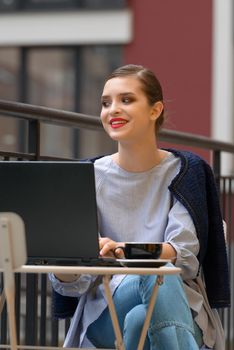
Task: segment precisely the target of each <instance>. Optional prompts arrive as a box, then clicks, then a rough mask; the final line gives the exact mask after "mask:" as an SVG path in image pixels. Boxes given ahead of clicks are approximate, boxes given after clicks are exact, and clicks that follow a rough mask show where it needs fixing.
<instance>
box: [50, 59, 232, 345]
mask: <svg viewBox="0 0 234 350" xmlns="http://www.w3.org/2000/svg"><path fill="white" fill-rule="evenodd" d="M101 120H102V124H103V127H104V129H105V131H106V132H107V134H108V135H109V136H110V137H111V138H112V139H113V140H115V141H117V142H118V152H117V153H115V154H112V155H109V156H105V157H101V158H99V159H95V163H94V165H95V177H96V191H97V204H98V218H99V231H100V236H101V238H100V255H101V256H107V255H113V252H114V253H115V255H116V256H117V257H122V254H123V251H122V249H116V248H117V247H118V246H120V245H121V244H123V243H120V242H129V241H137V242H140V241H142V242H144V241H145V242H163V244H162V253H161V256H160V258H163V259H171V260H172V261H173V263H174V264H175V265H176V266H178V267H181V269H182V279H181V278H180V277H177V276H170V277H166V278H165V281H164V284H163V286H161V287H160V288H159V293H158V297H157V301H156V305H155V309H154V312H153V316H152V320H151V323H150V327H149V331H148V335H147V339H146V342H145V346H144V349H145V350H147V349H153V350H163V349H167V350H168V349H170V350H172V349H173V350H177V349H178V350H187V349H191V350H192V349H199V348H200V347H202V346H203V345H206V346H208V347H210V348H212V347H213V348H215V346H216V349H218V350H221V349H222V347H223V343H220V337H218V336H217V334H218V333H217V332H218V330H220V329H221V327H220V324H218V325H217V323H218V319H217V317H216V316H217V315H215V314H214V313H213V311H211V309H210V305H209V303H210V304H211V306H214V307H220V306H228V304H229V286H228V275H227V260H226V251H225V242H224V238H223V227H222V218H221V215H220V209H219V204H218V197H217V193H216V189H215V184H214V180H213V176H212V173H211V170H210V168H209V166H208V165H207V164H206V163H205V162H204V161H203V160H201V159H200V158H199V157H197V156H195V155H193V154H191V153H187V152H179V151H175V150H162V149H159V148H158V147H157V132H158V130H159V128H160V126H161V125H162V124H163V120H164V104H163V94H162V89H161V86H160V83H159V81H158V80H157V78H156V77H155V75H154V74H153V72H151V71H150V70H148V69H146V68H144V67H142V66H137V65H127V66H123V67H120V68H118V69H117V70H116V71H114V72H113V73H112V75H111V76H110V77H108V79H107V80H106V83H105V85H104V89H103V94H102V110H101ZM155 131H156V132H155ZM155 134H156V136H155ZM204 196H206V197H204ZM208 202H210V203H208ZM211 204H212V205H211ZM214 221H215V222H214ZM211 224H212V225H211ZM210 226H212V227H213V230H214V233H213V237H212V243H211V239H210V236H209V235H210V231H209V230H210ZM214 227H215V229H214ZM217 249H219V254H218V262H217V254H216V253H217ZM214 256H215V257H216V260H215V259H214ZM215 264H216V266H214V265H215ZM201 265H203V270H204V273H205V278H206V277H207V278H206V283H207V285H208V287H209V293H208V297H209V301H208V300H207V298H206V293H205V291H204V288H203V284H202V282H201V280H200V279H199V280H198V279H197V276H198V274H199V271H200V267H201ZM211 268H212V269H213V268H215V269H216V270H215V271H216V276H210V275H211V274H210V271H211V270H210V269H211ZM220 276H221V277H220ZM50 278H51V281H52V284H53V287H54V289H55V290H56V291H57V292H58V293H60V294H62V295H66V296H70V297H78V299H79V303H78V306H77V309H76V312H75V314H74V317H73V321H72V324H71V327H70V330H69V332H68V335H67V337H66V341H65V346H70V347H71V346H73V347H85V346H90V347H97V348H98V347H101V348H114V340H115V337H114V332H113V329H112V326H111V321H110V315H109V311H108V308H107V305H106V301H105V299H104V296H103V286H102V284H100V283H98V282H97V281H98V280H96V281H95V278H94V277H91V276H84V275H82V276H64V275H57V276H54V275H51V276H50ZM218 278H222V283H223V284H222V288H221V289H220V287H218V289H217V279H218ZM182 280H183V282H184V283H182ZM154 281H155V277H154V276H117V275H116V276H113V278H112V280H111V283H110V286H111V289H112V292H113V300H114V303H115V306H116V310H117V314H118V317H119V322H120V327H121V329H122V332H123V338H124V342H125V346H126V349H127V350H135V349H136V348H137V343H138V339H139V337H140V332H141V328H142V325H143V322H144V318H145V310H146V307H147V305H148V302H149V296H150V292H151V289H152V286H153V284H154ZM214 286H215V289H214V288H213V287H214ZM221 330H222V329H221ZM103 334H105V337H103ZM221 341H222V340H221Z"/></svg>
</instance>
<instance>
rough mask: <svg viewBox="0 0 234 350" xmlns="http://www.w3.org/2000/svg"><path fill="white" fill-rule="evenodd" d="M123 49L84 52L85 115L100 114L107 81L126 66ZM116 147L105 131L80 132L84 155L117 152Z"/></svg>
mask: <svg viewBox="0 0 234 350" xmlns="http://www.w3.org/2000/svg"><path fill="white" fill-rule="evenodd" d="M122 56H123V55H122V49H121V46H119V45H108V46H106V45H105V46H104V45H103V46H101V45H97V46H93V45H92V46H85V47H83V48H82V52H81V67H82V70H81V71H80V81H81V82H82V86H81V88H80V93H79V95H80V106H79V110H80V112H81V113H85V114H90V115H96V116H98V115H99V114H100V109H101V102H100V101H101V94H102V89H103V83H104V79H105V78H106V77H107V76H108V75H109V74H110V73H111V72H112V71H113V70H114V69H115V68H117V67H118V66H120V65H122ZM115 149H116V145H115V144H114V143H113V141H111V140H110V138H109V137H108V136H107V135H106V134H105V133H104V132H93V131H83V130H82V132H80V156H81V157H89V156H94V155H97V154H103V153H107V152H108V151H109V152H111V151H114V150H115Z"/></svg>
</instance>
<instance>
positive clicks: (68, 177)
mask: <svg viewBox="0 0 234 350" xmlns="http://www.w3.org/2000/svg"><path fill="white" fill-rule="evenodd" d="M0 184H1V191H0V193H1V196H0V198H1V199H0V212H15V213H17V214H18V215H20V216H21V218H22V219H23V221H24V224H25V234H26V244H27V255H28V260H29V262H31V263H37V262H38V263H41V262H43V261H45V262H47V263H50V262H52V263H56V262H59V261H61V262H62V261H68V262H69V261H71V263H72V264H73V263H75V261H76V260H78V261H79V260H80V259H90V258H97V257H98V252H99V248H98V224H97V207H96V191H95V178H94V166H93V164H92V163H89V162H60V161H59V162H57V161H56V162H41V161H30V162H29V161H27V162H10V161H9V162H7V161H5V162H0Z"/></svg>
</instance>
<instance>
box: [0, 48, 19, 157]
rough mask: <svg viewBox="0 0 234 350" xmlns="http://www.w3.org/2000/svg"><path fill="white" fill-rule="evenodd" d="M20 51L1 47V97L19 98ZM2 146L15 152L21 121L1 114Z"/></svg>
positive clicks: (0, 144) (0, 134) (0, 133)
mask: <svg viewBox="0 0 234 350" xmlns="http://www.w3.org/2000/svg"><path fill="white" fill-rule="evenodd" d="M19 64H20V52H19V50H18V49H16V48H0V99H2V100H11V101H17V100H18V79H19ZM0 125H1V128H0V148H1V149H4V150H7V151H9V152H13V151H16V150H17V147H18V126H19V123H18V122H17V121H16V120H15V119H13V118H11V117H7V118H6V117H3V116H0Z"/></svg>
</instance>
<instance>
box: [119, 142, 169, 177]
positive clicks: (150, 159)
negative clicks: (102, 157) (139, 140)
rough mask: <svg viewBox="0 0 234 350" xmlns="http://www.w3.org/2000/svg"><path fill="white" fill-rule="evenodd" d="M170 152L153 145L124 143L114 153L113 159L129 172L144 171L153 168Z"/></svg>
mask: <svg viewBox="0 0 234 350" xmlns="http://www.w3.org/2000/svg"><path fill="white" fill-rule="evenodd" d="M167 154H168V152H166V151H163V150H160V149H158V148H157V145H156V143H154V144H151V145H146V144H144V145H122V144H119V147H118V152H117V153H115V154H113V157H112V158H113V160H114V162H115V163H117V164H118V165H119V166H120V167H121V168H122V169H124V170H126V171H129V172H143V171H147V170H150V169H152V168H153V167H155V166H156V165H158V164H160V163H161V161H162V160H163V159H164V158H165V157H166V156H167Z"/></svg>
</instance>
